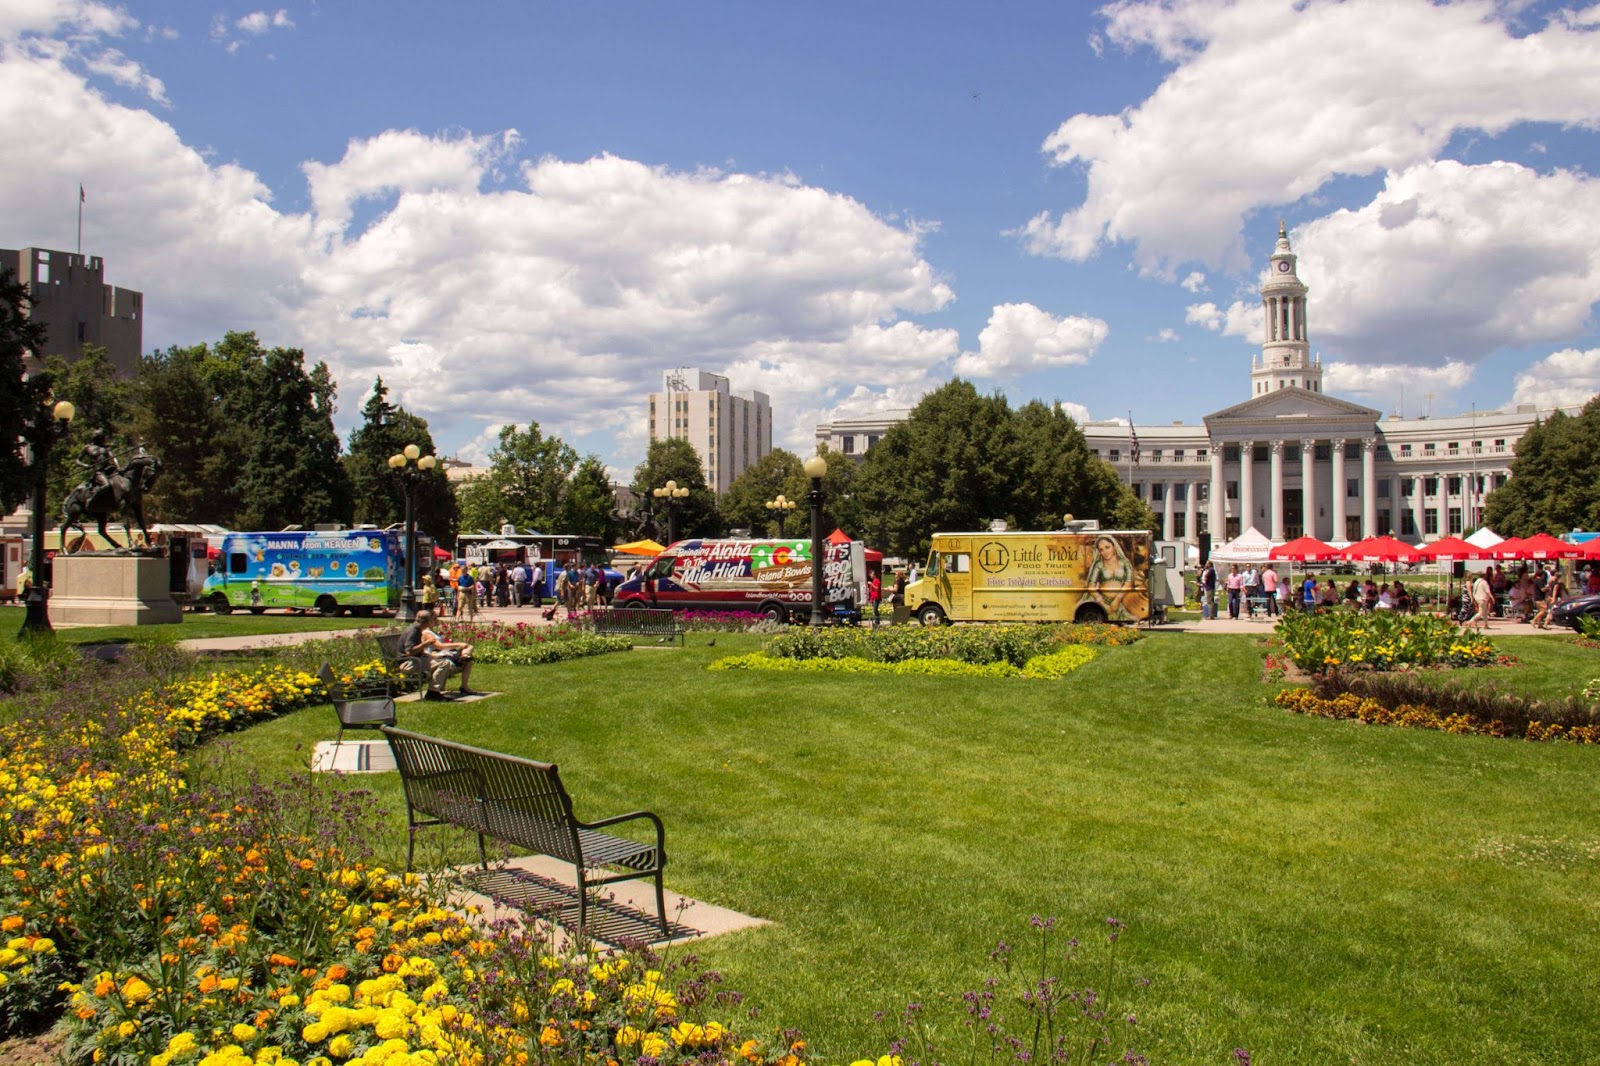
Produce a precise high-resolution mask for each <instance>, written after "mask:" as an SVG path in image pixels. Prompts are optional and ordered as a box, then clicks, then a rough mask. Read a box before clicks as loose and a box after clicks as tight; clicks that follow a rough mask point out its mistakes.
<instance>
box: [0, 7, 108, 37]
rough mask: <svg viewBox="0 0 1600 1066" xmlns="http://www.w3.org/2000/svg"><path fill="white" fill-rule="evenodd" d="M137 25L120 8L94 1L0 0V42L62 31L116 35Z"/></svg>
mask: <svg viewBox="0 0 1600 1066" xmlns="http://www.w3.org/2000/svg"><path fill="white" fill-rule="evenodd" d="M138 25H139V22H138V20H137V19H135V18H134V17H133V16H131V15H129V14H128V13H127V12H126V11H124V10H122V8H120V7H116V6H113V5H111V4H103V3H98V2H96V0H0V40H9V39H15V38H17V37H20V36H22V35H23V34H27V33H56V32H58V31H63V30H64V31H68V32H70V33H74V34H93V35H106V36H117V35H119V34H123V33H127V32H128V31H130V30H133V29H135V28H136V27H137V26H138Z"/></svg>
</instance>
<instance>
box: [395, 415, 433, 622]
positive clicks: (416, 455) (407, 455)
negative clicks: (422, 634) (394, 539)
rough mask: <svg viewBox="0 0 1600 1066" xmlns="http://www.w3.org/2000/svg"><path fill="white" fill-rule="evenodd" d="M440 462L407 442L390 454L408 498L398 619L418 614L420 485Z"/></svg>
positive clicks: (413, 618) (402, 620)
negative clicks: (418, 497)
mask: <svg viewBox="0 0 1600 1066" xmlns="http://www.w3.org/2000/svg"><path fill="white" fill-rule="evenodd" d="M438 462H439V460H438V459H436V458H434V457H433V456H431V455H423V454H422V449H421V448H419V447H417V446H416V445H415V444H407V445H406V446H405V448H404V449H403V450H402V451H398V452H395V453H394V454H393V455H391V456H389V468H390V469H391V470H393V471H394V472H395V473H396V474H398V475H399V477H400V488H401V491H402V492H404V494H405V498H406V583H405V587H404V588H402V589H401V590H400V610H399V612H398V613H396V615H395V620H396V621H399V622H411V621H414V620H415V619H416V617H417V504H416V498H417V486H418V485H421V484H422V481H423V479H424V478H426V477H427V476H428V475H429V474H430V473H431V472H432V471H433V468H434V466H435V465H436V464H437V463H438Z"/></svg>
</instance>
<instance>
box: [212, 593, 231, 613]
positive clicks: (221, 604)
mask: <svg viewBox="0 0 1600 1066" xmlns="http://www.w3.org/2000/svg"><path fill="white" fill-rule="evenodd" d="M208 602H209V603H210V604H211V613H212V614H232V613H233V604H231V603H229V602H228V597H226V596H224V595H223V594H222V593H220V592H219V593H217V594H216V595H215V596H213V597H211V599H210V600H209V601H208Z"/></svg>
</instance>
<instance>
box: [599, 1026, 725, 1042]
mask: <svg viewBox="0 0 1600 1066" xmlns="http://www.w3.org/2000/svg"><path fill="white" fill-rule="evenodd" d="M643 1037H644V1030H642V1029H638V1028H635V1027H634V1026H631V1025H624V1026H623V1027H622V1028H621V1029H618V1030H617V1044H618V1045H619V1046H621V1047H632V1046H633V1045H635V1044H637V1043H638V1042H639V1041H640V1040H641V1039H642V1038H643ZM749 1043H751V1044H754V1043H755V1041H754V1040H751V1041H749Z"/></svg>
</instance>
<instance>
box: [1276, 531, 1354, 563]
mask: <svg viewBox="0 0 1600 1066" xmlns="http://www.w3.org/2000/svg"><path fill="white" fill-rule="evenodd" d="M1267 558H1268V559H1289V560H1292V561H1294V562H1298V563H1321V562H1328V561H1331V560H1333V559H1337V558H1339V549H1338V548H1335V547H1334V546H1333V545H1332V544H1326V543H1324V542H1322V541H1320V540H1318V539H1317V538H1316V537H1296V538H1295V539H1294V540H1291V541H1290V542H1289V543H1287V544H1280V545H1278V546H1277V547H1276V548H1273V549H1272V550H1271V551H1269V552H1268V553H1267Z"/></svg>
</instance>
